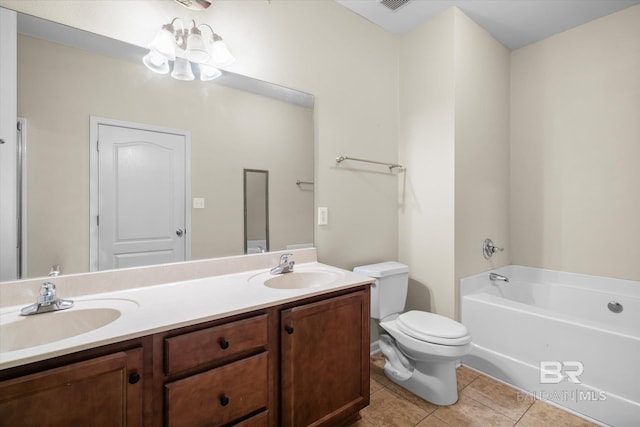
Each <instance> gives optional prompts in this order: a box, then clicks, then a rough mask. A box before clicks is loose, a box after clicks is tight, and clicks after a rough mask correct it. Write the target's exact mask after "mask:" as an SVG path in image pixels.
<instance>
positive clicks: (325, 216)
mask: <svg viewBox="0 0 640 427" xmlns="http://www.w3.org/2000/svg"><path fill="white" fill-rule="evenodd" d="M327 224H329V208H327V207H319V208H318V225H327Z"/></svg>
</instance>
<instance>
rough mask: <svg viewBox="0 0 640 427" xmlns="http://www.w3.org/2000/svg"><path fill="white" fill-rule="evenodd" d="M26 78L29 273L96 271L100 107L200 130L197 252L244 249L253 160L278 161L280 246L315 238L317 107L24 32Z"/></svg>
mask: <svg viewBox="0 0 640 427" xmlns="http://www.w3.org/2000/svg"><path fill="white" fill-rule="evenodd" d="M42 64H47V65H46V77H44V78H43V74H44V73H43V71H42V69H41V65H42ZM18 76H19V77H18V115H19V116H23V117H26V118H27V120H28V155H27V157H28V173H29V176H28V192H27V193H28V213H29V218H28V221H27V226H28V233H29V234H28V249H29V250H28V271H27V275H28V276H30V277H34V276H37V275H46V274H47V273H48V272H49V268H50V267H51V265H52V264H60V265H61V267H62V271H63V272H64V273H76V272H83V271H88V269H89V117H90V116H92V115H93V116H98V117H107V118H111V119H118V120H125V121H133V122H138V123H145V124H151V125H156V126H163V127H169V128H177V129H186V130H189V131H190V132H191V151H192V156H191V157H192V159H191V168H192V179H191V183H192V195H193V197H202V198H204V199H205V208H204V209H193V210H192V228H191V236H192V245H191V248H192V258H193V259H202V258H211V257H219V256H228V255H237V254H241V253H243V251H244V219H243V218H244V214H243V209H244V208H243V203H244V202H243V169H245V168H249V169H264V170H269V171H270V173H269V184H270V200H269V201H270V224H269V225H270V236H271V242H270V243H271V248H272V249H273V250H283V249H286V246H287V245H288V244H296V243H307V242H311V241H313V223H312V218H313V195H312V193H311V192H309V191H305V189H303V188H301V187H299V186H297V185H296V184H295V182H296V180H298V179H304V180H310V179H312V178H313V110H311V109H308V108H303V107H299V106H296V105H293V104H289V103H285V102H281V101H276V100H273V99H270V98H266V97H263V96H259V95H254V94H251V93H247V92H243V91H238V90H235V89H229V88H226V87H222V86H218V85H210V84H203V83H200V82H196V81H194V82H180V81H176V80H173V79H171V78H167V76H158V75H155V74H153V73H152V72H150V71H148V70H147V69H146V68H145V67H141V66H139V65H138V64H134V63H130V62H126V61H122V60H116V59H113V58H109V57H104V56H100V55H96V54H93V53H89V52H86V51H83V50H80V49H75V48H70V47H66V46H62V45H58V44H55V43H50V42H45V41H42V40H38V39H34V38H31V37H25V36H20V37H19V38H18ZM291 159H295V160H296V161H291ZM188 208H190V206H188ZM291 212H295V213H296V214H295V215H292V214H291Z"/></svg>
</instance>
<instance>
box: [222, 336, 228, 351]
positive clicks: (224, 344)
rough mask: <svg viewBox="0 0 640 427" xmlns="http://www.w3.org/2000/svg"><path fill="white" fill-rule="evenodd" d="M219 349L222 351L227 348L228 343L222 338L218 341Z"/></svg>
mask: <svg viewBox="0 0 640 427" xmlns="http://www.w3.org/2000/svg"><path fill="white" fill-rule="evenodd" d="M220 348H221V349H223V350H226V349H228V348H229V341H227V340H225V339H224V338H222V339H221V340H220Z"/></svg>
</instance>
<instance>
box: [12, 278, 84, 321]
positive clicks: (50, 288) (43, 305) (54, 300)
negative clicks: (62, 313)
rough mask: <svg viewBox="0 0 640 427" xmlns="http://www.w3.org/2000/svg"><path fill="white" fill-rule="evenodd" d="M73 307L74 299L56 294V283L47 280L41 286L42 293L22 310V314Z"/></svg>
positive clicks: (27, 314)
mask: <svg viewBox="0 0 640 427" xmlns="http://www.w3.org/2000/svg"><path fill="white" fill-rule="evenodd" d="M71 307H73V301H71V300H67V299H61V298H58V297H57V295H56V285H54V284H53V283H51V282H45V283H43V284H42V285H41V286H40V294H39V295H38V299H37V301H36V302H35V303H34V304H31V305H28V306H26V307H24V308H23V309H22V310H20V314H22V315H23V316H29V315H31V314H40V313H48V312H50V311H58V310H66V309H67V308H71Z"/></svg>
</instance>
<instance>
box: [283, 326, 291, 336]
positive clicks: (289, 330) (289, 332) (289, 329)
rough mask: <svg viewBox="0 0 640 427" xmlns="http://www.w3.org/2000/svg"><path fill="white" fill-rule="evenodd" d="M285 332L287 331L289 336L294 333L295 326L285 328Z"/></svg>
mask: <svg viewBox="0 0 640 427" xmlns="http://www.w3.org/2000/svg"><path fill="white" fill-rule="evenodd" d="M284 330H285V331H287V333H288V334H289V335H291V334H292V333H293V326H285V327H284Z"/></svg>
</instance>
